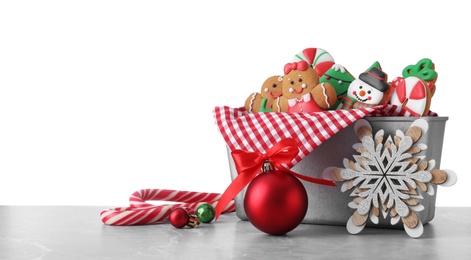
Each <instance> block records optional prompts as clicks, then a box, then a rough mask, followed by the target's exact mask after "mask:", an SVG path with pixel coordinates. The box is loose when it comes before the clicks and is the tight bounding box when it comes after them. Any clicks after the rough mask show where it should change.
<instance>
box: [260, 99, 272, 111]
mask: <svg viewBox="0 0 471 260" xmlns="http://www.w3.org/2000/svg"><path fill="white" fill-rule="evenodd" d="M267 101H268V99H266V98H264V99H262V103H261V104H260V108H259V109H258V112H273V111H272V110H270V109H268V108H266V106H267Z"/></svg>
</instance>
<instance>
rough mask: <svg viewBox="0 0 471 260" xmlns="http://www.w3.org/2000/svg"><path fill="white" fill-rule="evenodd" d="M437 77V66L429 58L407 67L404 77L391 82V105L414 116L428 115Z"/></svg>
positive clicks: (403, 72)
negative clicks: (403, 109) (401, 108)
mask: <svg viewBox="0 0 471 260" xmlns="http://www.w3.org/2000/svg"><path fill="white" fill-rule="evenodd" d="M437 77H438V73H437V72H436V71H435V64H434V63H433V62H432V60H430V59H428V58H424V59H421V60H420V61H418V62H417V63H416V64H413V65H409V66H406V67H405V68H404V70H403V71H402V77H397V78H395V79H394V80H393V81H392V82H391V85H392V88H393V91H392V93H391V97H390V100H389V103H390V104H392V105H397V106H401V107H403V108H405V109H407V110H408V111H409V112H410V113H411V114H412V115H413V116H426V115H428V113H429V111H430V103H431V100H432V96H433V94H434V93H435V82H436V81H437Z"/></svg>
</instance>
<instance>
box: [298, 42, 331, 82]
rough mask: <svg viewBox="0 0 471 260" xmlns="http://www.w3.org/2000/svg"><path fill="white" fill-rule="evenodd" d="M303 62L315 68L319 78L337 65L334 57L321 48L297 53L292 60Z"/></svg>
mask: <svg viewBox="0 0 471 260" xmlns="http://www.w3.org/2000/svg"><path fill="white" fill-rule="evenodd" d="M301 60H304V61H306V62H307V63H308V64H309V65H310V66H311V67H313V68H314V70H315V71H316V72H317V74H318V75H319V77H322V75H324V73H325V72H326V71H327V70H329V69H330V68H331V67H332V65H334V64H335V61H334V58H333V57H332V55H330V53H329V52H327V51H326V50H324V49H321V48H306V49H304V50H303V51H301V52H299V53H297V54H296V55H295V56H294V57H293V59H292V61H293V62H297V61H301Z"/></svg>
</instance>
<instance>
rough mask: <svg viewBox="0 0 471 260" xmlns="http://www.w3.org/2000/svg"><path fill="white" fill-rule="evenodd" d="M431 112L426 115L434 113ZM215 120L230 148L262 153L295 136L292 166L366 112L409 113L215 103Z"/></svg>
mask: <svg viewBox="0 0 471 260" xmlns="http://www.w3.org/2000/svg"><path fill="white" fill-rule="evenodd" d="M435 115H436V114H434V113H431V114H429V116H435ZM213 116H214V120H215V122H216V124H217V126H218V129H219V131H220V133H221V134H222V136H223V138H224V140H225V142H226V144H227V146H228V147H229V149H230V150H231V151H234V150H245V151H250V152H255V151H258V152H260V153H265V151H267V150H268V149H269V148H271V147H272V146H273V145H275V143H277V142H279V141H280V140H281V139H284V138H294V139H295V140H296V141H297V142H298V145H299V153H298V155H297V156H296V157H295V158H294V159H293V160H292V161H291V164H289V165H286V166H287V167H289V168H291V167H292V166H294V165H295V164H296V163H297V162H299V161H301V160H302V159H303V158H304V157H305V156H306V155H308V154H309V153H310V152H311V151H312V150H314V149H315V148H316V147H318V146H319V145H320V144H322V143H323V142H325V141H326V140H327V139H329V138H330V137H332V136H333V135H334V134H336V133H337V132H338V131H340V130H342V129H343V128H345V127H347V126H349V125H350V124H352V123H354V122H355V121H356V120H358V119H360V118H363V117H365V116H410V113H409V112H408V111H407V110H404V109H402V108H401V107H398V106H395V105H385V106H377V107H371V108H359V109H348V110H346V109H339V110H328V111H325V112H314V113H282V112H281V113H280V112H261V113H249V112H247V111H246V110H245V108H244V107H240V108H230V107H227V106H219V107H216V108H215V109H214V111H213Z"/></svg>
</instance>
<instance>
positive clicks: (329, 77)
mask: <svg viewBox="0 0 471 260" xmlns="http://www.w3.org/2000/svg"><path fill="white" fill-rule="evenodd" d="M353 80H355V77H353V75H352V74H350V72H349V71H348V70H346V69H345V68H344V67H343V66H342V65H340V64H334V65H333V66H332V67H331V68H330V69H329V70H327V71H326V72H325V73H324V75H322V77H321V78H320V79H319V82H321V83H324V82H327V83H330V84H331V85H332V86H333V87H334V89H335V92H336V94H337V102H335V104H334V105H333V106H332V107H330V108H329V109H330V110H334V109H337V108H338V106H339V105H340V104H341V102H342V100H343V98H344V97H346V96H347V90H348V86H350V83H352V81H353Z"/></svg>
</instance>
